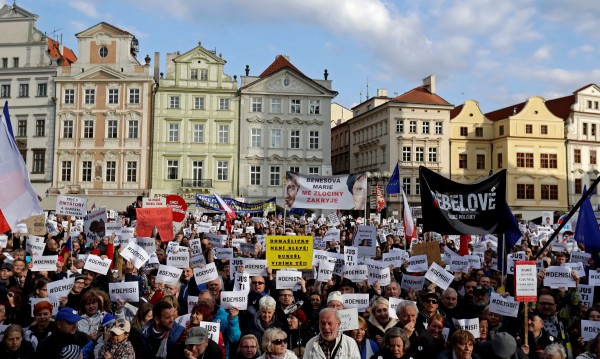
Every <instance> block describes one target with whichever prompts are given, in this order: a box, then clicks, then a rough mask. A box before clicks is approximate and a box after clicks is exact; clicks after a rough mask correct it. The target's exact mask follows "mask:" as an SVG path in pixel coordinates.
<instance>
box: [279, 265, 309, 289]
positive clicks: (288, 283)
mask: <svg viewBox="0 0 600 359" xmlns="http://www.w3.org/2000/svg"><path fill="white" fill-rule="evenodd" d="M301 279H302V272H299V271H289V270H278V271H277V277H276V281H275V288H276V289H291V290H294V288H295V287H296V285H297V284H298V283H300V280H301Z"/></svg>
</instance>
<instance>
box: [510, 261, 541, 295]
mask: <svg viewBox="0 0 600 359" xmlns="http://www.w3.org/2000/svg"><path fill="white" fill-rule="evenodd" d="M514 272H515V300H516V301H517V302H535V301H537V269H536V263H535V262H534V261H516V262H515V270H514Z"/></svg>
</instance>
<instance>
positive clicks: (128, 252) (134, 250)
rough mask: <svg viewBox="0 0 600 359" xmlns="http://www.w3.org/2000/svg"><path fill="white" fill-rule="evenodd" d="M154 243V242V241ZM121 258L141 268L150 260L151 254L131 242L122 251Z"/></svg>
mask: <svg viewBox="0 0 600 359" xmlns="http://www.w3.org/2000/svg"><path fill="white" fill-rule="evenodd" d="M138 239H139V238H138ZM153 243H154V241H153ZM121 257H123V258H125V259H127V260H128V261H132V262H133V266H134V267H136V268H138V269H139V268H141V267H142V266H143V265H144V264H145V263H146V262H147V261H148V259H150V254H148V252H146V250H145V249H144V248H142V247H141V246H139V245H137V244H135V243H133V242H129V243H127V245H126V246H125V248H123V250H122V251H121Z"/></svg>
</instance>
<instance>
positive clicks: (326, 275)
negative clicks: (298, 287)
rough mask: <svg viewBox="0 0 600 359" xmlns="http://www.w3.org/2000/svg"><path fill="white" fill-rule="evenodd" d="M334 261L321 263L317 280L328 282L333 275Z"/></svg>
mask: <svg viewBox="0 0 600 359" xmlns="http://www.w3.org/2000/svg"><path fill="white" fill-rule="evenodd" d="M334 267H335V263H334V262H329V261H323V262H320V263H319V271H318V272H317V280H318V281H320V282H328V281H329V280H330V279H331V276H332V275H333V268H334Z"/></svg>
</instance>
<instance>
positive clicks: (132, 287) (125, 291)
mask: <svg viewBox="0 0 600 359" xmlns="http://www.w3.org/2000/svg"><path fill="white" fill-rule="evenodd" d="M138 286H139V284H138V282H117V283H108V294H109V295H110V300H111V301H112V302H116V301H117V300H119V299H123V300H125V301H127V302H139V301H140V294H139V292H138Z"/></svg>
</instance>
